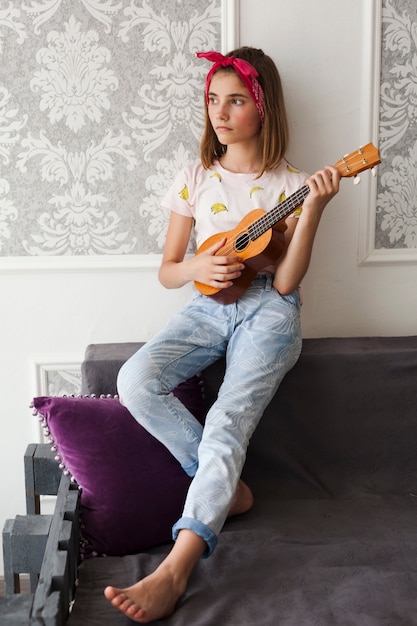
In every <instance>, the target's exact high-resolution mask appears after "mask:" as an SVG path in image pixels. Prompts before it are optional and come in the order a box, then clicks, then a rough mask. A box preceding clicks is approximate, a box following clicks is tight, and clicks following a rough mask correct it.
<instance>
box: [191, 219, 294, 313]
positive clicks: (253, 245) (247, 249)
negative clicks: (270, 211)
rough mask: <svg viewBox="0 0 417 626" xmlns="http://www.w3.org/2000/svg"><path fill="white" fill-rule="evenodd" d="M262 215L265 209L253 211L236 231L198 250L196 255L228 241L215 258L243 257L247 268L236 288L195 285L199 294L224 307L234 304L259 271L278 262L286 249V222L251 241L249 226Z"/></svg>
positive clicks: (228, 232) (214, 237) (222, 235)
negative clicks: (216, 244) (223, 241)
mask: <svg viewBox="0 0 417 626" xmlns="http://www.w3.org/2000/svg"><path fill="white" fill-rule="evenodd" d="M263 215H265V211H264V210H263V209H255V210H254V211H250V212H249V213H248V214H247V215H245V217H244V218H243V219H242V221H241V222H239V224H238V226H237V227H236V228H235V229H233V230H230V231H227V232H224V233H216V234H215V235H213V236H212V237H209V238H208V239H206V241H205V242H204V243H203V244H202V245H201V246H200V247H199V249H198V250H197V253H196V254H201V253H202V252H204V251H205V250H207V249H208V248H211V246H213V245H214V244H215V243H217V242H219V241H221V240H222V239H224V238H226V243H225V244H224V246H223V247H222V248H220V250H218V252H217V253H216V256H222V255H226V256H231V255H233V256H234V255H236V256H239V257H240V259H241V260H242V263H243V264H244V265H245V269H244V270H243V271H242V273H241V275H240V276H239V277H238V278H236V279H235V280H234V281H233V285H231V286H230V287H226V288H225V289H221V288H218V287H211V286H209V285H205V284H203V283H199V282H196V283H195V285H196V287H197V289H198V290H199V291H200V293H202V294H203V295H204V296H211V297H212V298H213V299H214V300H217V301H218V302H221V303H222V304H231V303H233V302H236V300H238V299H239V298H240V297H241V296H242V295H243V293H244V292H245V291H246V289H247V288H248V287H249V285H250V283H251V282H252V280H253V279H254V278H255V276H256V274H257V273H258V272H260V271H261V270H262V269H264V268H265V267H268V265H274V264H275V263H276V261H277V260H278V259H279V257H280V256H281V254H282V252H283V250H284V247H285V239H284V234H283V233H284V231H285V230H286V225H285V222H282V223H278V224H276V226H275V227H274V228H270V229H269V230H267V231H266V232H265V233H263V234H262V235H260V236H259V237H257V238H256V239H254V240H251V239H250V238H249V236H248V227H249V226H250V225H252V224H253V223H254V222H255V221H256V220H257V219H259V218H260V217H262V216H263Z"/></svg>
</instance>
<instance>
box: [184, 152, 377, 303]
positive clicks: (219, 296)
mask: <svg viewBox="0 0 417 626" xmlns="http://www.w3.org/2000/svg"><path fill="white" fill-rule="evenodd" d="M380 162H381V160H380V158H379V152H378V150H377V148H375V146H374V145H373V144H372V143H368V144H366V146H362V148H359V149H358V150H355V151H354V152H351V153H350V154H347V155H346V156H344V157H343V158H342V159H339V161H337V163H335V165H334V167H335V168H336V169H337V170H338V171H339V172H340V175H341V176H342V177H351V176H357V174H359V173H360V172H363V171H364V170H367V169H369V168H372V167H374V166H375V165H378V163H380ZM309 192H310V188H309V187H308V186H307V185H304V186H303V187H301V189H299V190H298V191H296V192H295V193H293V194H291V196H289V197H288V198H287V199H286V200H284V201H283V202H281V203H280V204H278V205H277V206H276V207H275V208H273V209H272V210H271V211H268V212H267V211H264V210H263V209H254V210H253V211H250V212H249V213H248V214H247V215H245V217H244V218H243V219H242V220H241V221H240V222H239V224H238V225H237V226H236V228H234V229H233V230H229V231H227V232H224V233H216V234H215V235H212V236H211V237H209V238H208V239H206V241H204V243H202V245H201V246H200V247H199V248H198V250H197V252H196V254H201V253H202V252H204V251H205V250H207V249H208V248H211V246H213V245H214V244H215V243H218V242H219V241H221V240H222V239H224V238H226V242H225V244H224V246H222V247H221V248H220V249H219V250H218V251H217V252H216V255H219V256H223V255H224V256H228V255H230V254H237V255H239V257H240V258H241V260H242V262H243V263H244V265H245V269H244V270H243V271H242V273H241V275H240V276H239V277H238V278H236V279H235V280H234V281H233V285H231V286H230V287H226V288H224V289H222V288H220V287H211V286H209V285H205V284H204V283H200V282H198V281H195V283H194V284H195V286H196V287H197V289H198V290H199V291H200V293H202V294H203V295H205V296H211V297H212V298H214V299H215V300H217V301H218V302H221V303H222V304H231V303H232V302H235V301H236V300H238V299H239V298H240V297H241V296H242V294H243V293H244V292H245V290H246V289H247V288H248V287H249V285H250V283H251V282H252V280H253V279H254V278H255V276H256V274H257V273H258V272H259V271H261V270H262V269H264V268H265V267H268V265H273V264H274V263H276V261H277V260H278V259H279V257H280V256H281V254H282V252H283V250H284V245H285V241H284V234H283V233H284V232H285V230H286V228H287V226H286V224H285V221H284V220H285V218H286V217H288V216H289V215H290V214H291V213H293V211H295V210H296V209H297V208H298V207H300V206H301V205H302V203H303V202H304V200H305V199H306V197H307V196H308V194H309Z"/></svg>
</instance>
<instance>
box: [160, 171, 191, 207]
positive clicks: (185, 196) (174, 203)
mask: <svg viewBox="0 0 417 626" xmlns="http://www.w3.org/2000/svg"><path fill="white" fill-rule="evenodd" d="M162 206H163V207H165V208H166V209H168V210H170V211H174V213H179V214H180V215H184V216H186V217H193V212H192V208H191V203H190V191H189V184H188V177H187V170H186V168H184V169H183V170H182V171H180V172H179V173H178V174H177V176H176V177H175V180H174V182H173V183H172V185H171V187H170V188H169V190H168V191H167V193H166V194H165V196H164V198H163V200H162Z"/></svg>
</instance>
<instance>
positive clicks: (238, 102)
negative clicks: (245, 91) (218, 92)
mask: <svg viewBox="0 0 417 626" xmlns="http://www.w3.org/2000/svg"><path fill="white" fill-rule="evenodd" d="M233 104H243V100H241V99H240V98H235V99H234V100H233Z"/></svg>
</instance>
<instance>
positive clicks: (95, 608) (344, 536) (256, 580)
mask: <svg viewBox="0 0 417 626" xmlns="http://www.w3.org/2000/svg"><path fill="white" fill-rule="evenodd" d="M138 346H139V344H101V345H100V344H99V345H97V344H96V345H92V346H89V347H88V348H87V351H86V356H85V361H84V363H83V390H82V391H83V393H85V394H102V393H105V394H107V393H108V394H113V393H114V392H115V391H116V389H115V381H116V375H117V372H118V370H119V368H120V366H121V364H122V363H123V362H124V361H125V360H126V358H128V356H130V354H132V353H133V351H134V350H136V349H137V347H138ZM223 368H224V363H223V362H222V361H220V362H218V363H216V364H215V365H213V366H211V367H210V368H208V370H206V371H205V372H203V380H204V388H205V396H206V402H207V405H210V403H212V402H213V400H214V399H215V397H216V392H217V390H218V387H219V385H220V383H221V379H222V371H223ZM244 479H245V480H246V482H247V483H248V484H249V485H250V487H251V488H252V491H253V493H254V496H255V505H254V507H253V509H252V510H251V511H250V512H248V513H246V514H244V515H242V516H240V517H236V518H232V519H230V520H228V521H227V522H226V525H225V527H224V529H223V531H222V533H221V536H220V540H219V544H218V547H217V549H216V551H215V553H214V554H213V556H212V557H210V558H209V559H207V560H202V561H201V562H200V563H199V564H198V566H197V568H196V570H195V571H194V573H193V575H192V577H191V580H190V584H189V588H188V590H187V592H186V594H185V595H184V597H183V598H182V599H181V600H180V602H179V604H178V609H177V611H176V613H175V614H174V615H173V616H172V617H171V618H169V619H167V620H164V621H160V622H157V623H160V624H164V625H166V626H240V625H242V626H249V625H251V626H313V625H317V626H339V625H340V626H348V625H349V626H350V625H352V626H380V625H387V626H412V625H413V624H417V337H384V338H378V337H368V338H326V339H306V340H305V341H304V344H303V350H302V354H301V357H300V359H299V361H298V363H297V365H296V366H295V367H294V369H293V370H292V371H291V372H290V373H289V374H288V375H287V377H286V378H285V380H284V382H283V383H282V385H281V387H280V389H279V390H278V392H277V394H276V396H275V398H274V399H273V401H272V402H271V404H270V405H269V407H268V408H267V410H266V411H265V414H264V416H263V419H262V421H261V424H260V426H259V427H258V429H257V431H256V432H255V434H254V436H253V438H252V441H251V443H250V447H249V451H248V457H247V462H246V465H245V469H244ZM74 523H75V522H74ZM169 549H170V545H169V544H164V545H160V546H156V547H153V548H151V549H149V550H146V551H143V552H141V553H139V554H134V555H128V556H120V557H119V556H112V557H99V558H90V559H87V560H85V561H83V562H82V563H81V564H80V565H79V567H78V578H79V583H78V587H77V591H76V594H75V603H74V607H73V610H72V613H71V615H70V616H69V618H68V620H67V623H68V624H69V625H70V626H81V625H82V626H85V624H88V626H95V625H97V626H98V625H100V626H103V625H104V624H109V625H111V626H116V625H118V624H120V625H127V624H129V623H132V622H131V621H130V620H128V619H127V618H125V617H124V616H123V615H122V614H119V613H118V611H117V610H115V609H113V607H111V606H110V605H109V604H108V603H107V601H106V600H105V599H104V597H103V588H104V587H105V586H106V585H107V584H114V585H117V586H127V585H130V584H132V583H133V582H135V581H136V580H138V579H139V578H141V577H143V576H144V575H146V574H147V573H148V572H150V571H152V570H153V569H154V568H155V567H156V565H157V564H158V563H159V562H160V560H161V559H162V558H163V557H164V555H165V554H166V553H167V552H168V550H169ZM47 550H48V548H47ZM45 558H47V555H45ZM74 558H75V559H76V558H77V555H74ZM41 582H42V584H44V580H43V579H42V577H41ZM41 586H42V585H41ZM56 588H57V587H56V583H55V592H56ZM43 593H44V595H43V600H42V602H44V601H45V598H46V599H47V597H48V590H47V589H46V590H45V588H44V590H43ZM35 595H36V594H35ZM65 598H66V600H68V598H69V599H70V600H72V599H73V598H72V595H71V594H68V592H67V593H66V595H65ZM64 612H65V611H64ZM61 613H62V610H61ZM36 623H48V622H46V621H44V622H36ZM49 623H50V624H52V623H54V622H52V621H51V622H49ZM55 623H57V624H59V623H61V622H60V621H56V622H55Z"/></svg>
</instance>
